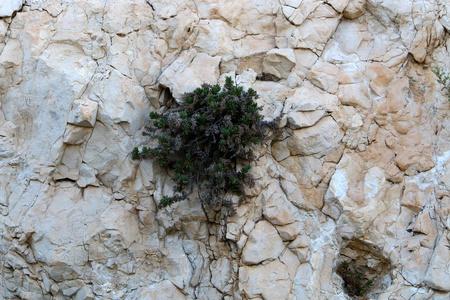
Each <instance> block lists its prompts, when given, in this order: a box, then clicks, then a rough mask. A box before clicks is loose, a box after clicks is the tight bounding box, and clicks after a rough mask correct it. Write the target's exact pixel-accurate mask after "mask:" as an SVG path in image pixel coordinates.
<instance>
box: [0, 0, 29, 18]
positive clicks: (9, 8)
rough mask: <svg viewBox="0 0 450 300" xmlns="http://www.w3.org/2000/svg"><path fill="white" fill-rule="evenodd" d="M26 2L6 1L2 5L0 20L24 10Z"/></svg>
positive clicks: (20, 0) (0, 5)
mask: <svg viewBox="0 0 450 300" xmlns="http://www.w3.org/2000/svg"><path fill="white" fill-rule="evenodd" d="M24 2H25V1H24V0H5V1H3V3H2V4H0V18H2V17H10V16H12V14H13V13H14V12H16V11H18V10H20V9H21V8H22V5H23V3H24Z"/></svg>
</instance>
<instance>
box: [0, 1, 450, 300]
mask: <svg viewBox="0 0 450 300" xmlns="http://www.w3.org/2000/svg"><path fill="white" fill-rule="evenodd" d="M19 2H20V3H19ZM0 3H1V4H0V12H1V13H3V11H4V10H5V7H6V6H5V5H10V4H15V5H16V6H15V7H16V8H14V9H13V10H11V9H10V10H9V12H8V14H7V15H5V16H3V17H1V18H0V19H1V20H0V94H1V96H0V99H1V101H0V109H1V111H0V232H1V241H0V245H2V246H1V247H0V248H1V249H0V263H1V265H2V266H3V269H2V272H1V275H0V277H1V278H0V279H1V280H0V282H1V284H0V298H1V299H3V298H5V299H41V298H42V299H50V298H55V299H63V298H74V299H76V300H81V299H97V298H99V299H194V298H198V299H225V300H232V299H247V298H248V299H277V300H278V299H302V300H303V299H334V300H337V299H346V298H348V295H346V292H345V291H344V290H343V288H342V279H341V278H340V276H338V275H337V274H336V268H337V264H338V263H339V261H340V259H341V258H342V257H343V255H345V256H346V257H352V258H354V259H357V258H358V255H361V260H360V261H361V262H362V263H363V264H367V268H369V269H370V270H371V271H370V272H369V271H367V272H368V273H370V274H368V275H370V276H374V275H373V274H374V273H376V274H379V273H383V272H385V271H386V272H387V273H386V276H383V277H382V278H379V279H375V281H374V288H373V293H372V294H370V295H366V297H367V298H373V299H391V298H392V299H397V298H398V299H411V300H413V299H414V300H419V299H439V300H440V299H448V295H449V288H448V286H447V285H448V284H447V282H448V281H449V279H448V277H449V275H448V266H447V264H446V263H447V262H448V260H449V258H448V249H447V246H448V236H447V232H446V229H445V228H448V227H450V218H449V211H450V200H449V199H450V198H449V195H450V193H449V192H448V189H449V187H450V176H449V174H448V173H449V172H448V169H449V161H450V154H449V153H450V152H449V150H450V148H449V145H448V140H449V133H450V130H449V128H450V123H449V118H448V116H447V115H448V101H447V99H446V96H445V94H444V93H443V92H440V91H439V89H440V87H441V85H440V84H438V83H436V77H435V75H434V74H433V73H432V72H431V69H432V68H434V67H436V66H440V67H441V68H443V70H444V71H447V70H448V69H449V65H448V57H449V53H448V49H450V41H449V39H448V34H447V31H448V29H449V28H450V26H449V24H450V22H449V14H448V12H449V6H448V5H447V3H445V1H444V2H443V1H437V0H433V1H411V0H398V1H387V0H367V1H360V0H349V1H347V0H329V1H315V0H303V1H301V0H280V1H278V0H269V1H266V0H243V1H226V0H202V1H200V0H194V1H183V0H173V1H172V0H154V1H144V0H131V1H125V0H114V1H109V2H108V3H106V5H105V1H103V0H90V1H87V0H74V1H43V0H42V1H41V0H29V1H26V4H25V5H23V1H13V0H5V1H0ZM14 10H17V12H14ZM1 13H0V14H1ZM280 53H281V54H282V55H281V56H280V55H279V54H280ZM292 53H293V54H294V59H293V56H292ZM269 56H270V57H272V56H275V58H276V59H279V58H280V57H281V58H282V59H280V62H281V61H282V62H283V63H281V64H273V63H272V64H271V65H270V68H269V67H268V66H267V65H268V62H269ZM265 58H266V59H265ZM264 63H266V64H264ZM268 69H271V71H270V72H266V71H267V70H268ZM263 73H271V74H272V75H275V76H276V77H279V78H280V79H281V80H280V81H278V82H270V81H265V80H267V79H271V78H272V79H276V78H275V76H262V75H263ZM278 74H279V75H278ZM266 75H267V74H266ZM226 76H232V77H233V79H234V80H235V81H236V82H237V83H239V84H242V85H243V86H244V87H245V88H250V87H252V88H253V89H255V90H256V91H257V92H258V93H259V95H260V98H259V99H257V102H258V105H261V106H262V110H261V111H260V113H261V114H262V115H263V116H264V119H265V120H272V119H275V118H279V119H280V127H281V130H280V132H278V133H277V134H275V135H274V136H273V138H274V139H272V138H271V139H269V140H267V142H266V143H263V144H262V145H260V146H259V147H258V148H257V151H256V152H255V154H256V156H257V158H258V159H257V160H256V161H255V162H254V163H253V164H252V169H251V172H252V174H253V175H254V178H255V186H253V187H248V188H246V189H245V195H246V196H247V201H245V202H244V204H243V205H241V206H239V207H237V214H236V215H235V216H232V217H231V216H228V217H225V214H226V213H225V210H224V209H220V208H214V209H210V208H208V207H207V206H204V205H203V206H202V204H201V202H200V201H198V199H197V198H198V197H197V194H196V193H197V191H196V190H195V189H194V190H193V191H192V193H191V195H190V196H191V200H190V201H184V202H180V203H177V204H175V205H173V206H171V207H169V208H164V209H160V208H158V207H157V204H158V203H159V201H160V200H161V198H162V197H163V195H167V194H169V195H171V194H172V193H173V185H174V184H173V181H171V179H170V176H167V175H170V174H166V172H165V171H164V170H163V169H162V168H160V167H159V166H158V165H157V163H155V162H154V161H153V160H143V161H132V160H131V159H130V152H131V150H132V149H133V147H135V146H143V145H148V144H149V142H150V144H151V137H148V136H142V135H141V131H142V130H143V127H144V126H145V124H146V123H147V121H148V113H149V112H150V111H155V110H158V111H160V112H163V111H165V110H166V109H168V108H169V106H170V107H171V108H173V107H176V105H177V104H176V103H175V102H174V101H172V96H176V98H177V99H176V100H177V101H179V100H180V99H181V95H182V94H183V93H184V92H186V91H190V90H192V89H193V88H196V87H198V86H199V85H200V84H201V83H203V82H204V81H207V82H208V83H210V84H215V83H217V82H220V83H223V80H224V78H225V77H226ZM80 99H89V100H90V101H94V102H96V103H98V111H97V113H96V115H97V118H94V115H95V113H93V114H91V118H90V119H89V121H86V122H84V121H82V120H81V119H82V118H81V119H80V120H81V121H80V120H78V119H77V117H76V115H77V114H76V113H75V110H73V111H72V106H73V104H74V103H76V102H74V101H79V100H80ZM74 108H75V107H74ZM79 112H80V111H79ZM71 114H72V115H71ZM81 115H82V114H80V113H79V114H78V116H81ZM77 120H78V121H77ZM68 123H69V124H68ZM72 123H75V124H77V125H73V124H72ZM82 124H85V125H86V126H88V127H80V126H79V125H82ZM336 136H337V137H336ZM294 140H295V141H294ZM309 144H311V146H309ZM302 147H303V148H302ZM300 148H301V149H300ZM294 150H295V151H294ZM242 163H245V162H242ZM240 164H241V162H239V165H240ZM236 201H237V199H236ZM270 222H272V223H273V224H275V225H273V224H271V223H270ZM276 224H282V225H276ZM268 233H273V234H271V235H269V234H268ZM227 239H229V240H230V241H227ZM348 242H349V243H363V244H364V245H366V246H367V247H360V248H361V249H352V250H351V251H350V250H349V248H348V247H347V246H346V245H347V243H348ZM359 245H360V244H359ZM363 248H364V249H368V250H367V251H369V252H371V253H372V254H373V255H372V254H370V255H368V256H364V255H362V254H361V253H363V250H364V249H363ZM250 250H251V251H250ZM243 253H244V254H243ZM256 258H257V259H256ZM380 259H381V260H386V265H385V266H384V267H383V268H385V270H381V269H380V268H379V264H380ZM249 261H251V262H249ZM363 270H364V268H363ZM366 270H367V269H366ZM373 270H376V271H373ZM365 272H366V271H365ZM391 276H392V277H391Z"/></svg>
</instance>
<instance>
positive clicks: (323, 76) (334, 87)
mask: <svg viewBox="0 0 450 300" xmlns="http://www.w3.org/2000/svg"><path fill="white" fill-rule="evenodd" d="M338 74H339V68H338V67H336V66H335V65H333V64H330V63H328V62H325V61H322V60H318V61H317V62H316V63H315V64H314V66H313V67H312V68H311V70H310V71H309V73H308V77H307V78H308V79H309V80H310V81H311V82H312V83H313V84H314V85H315V86H317V87H319V88H321V89H322V90H324V91H326V92H329V93H330V94H335V93H336V92H337V91H338V78H337V77H338Z"/></svg>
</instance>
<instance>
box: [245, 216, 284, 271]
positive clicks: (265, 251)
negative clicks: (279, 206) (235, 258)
mask: <svg viewBox="0 0 450 300" xmlns="http://www.w3.org/2000/svg"><path fill="white" fill-rule="evenodd" d="M283 249H284V245H283V241H282V240H281V238H280V236H279V235H278V232H277V230H276V229H275V227H273V226H272V225H271V224H270V223H269V222H267V221H260V222H258V223H257V224H256V226H255V228H254V229H253V230H252V232H251V233H250V235H249V237H248V240H247V244H246V245H245V247H244V249H243V250H242V260H243V262H244V263H246V264H249V265H253V264H258V263H260V262H262V261H265V260H273V259H276V258H277V257H278V256H279V255H280V254H281V252H282V251H283Z"/></svg>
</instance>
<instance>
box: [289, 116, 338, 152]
mask: <svg viewBox="0 0 450 300" xmlns="http://www.w3.org/2000/svg"><path fill="white" fill-rule="evenodd" d="M342 137H343V133H342V131H341V129H340V128H339V126H338V124H337V123H336V122H335V121H334V120H333V119H332V118H331V117H325V118H323V119H322V120H320V121H319V122H318V123H317V124H316V125H315V126H312V127H308V128H304V129H298V130H294V131H293V134H292V136H291V137H289V138H288V139H287V140H286V144H287V147H288V149H289V152H290V154H291V155H299V154H301V155H310V154H316V153H321V152H330V151H332V150H333V149H335V148H336V147H337V145H338V143H339V142H340V141H341V139H342Z"/></svg>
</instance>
